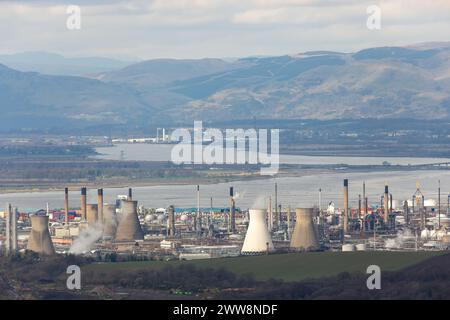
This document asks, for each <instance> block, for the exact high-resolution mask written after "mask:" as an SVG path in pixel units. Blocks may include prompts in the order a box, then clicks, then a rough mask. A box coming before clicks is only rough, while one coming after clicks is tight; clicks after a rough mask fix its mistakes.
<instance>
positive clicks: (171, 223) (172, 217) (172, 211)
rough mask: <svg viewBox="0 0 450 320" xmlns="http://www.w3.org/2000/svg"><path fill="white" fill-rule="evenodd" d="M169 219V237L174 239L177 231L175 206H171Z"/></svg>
mask: <svg viewBox="0 0 450 320" xmlns="http://www.w3.org/2000/svg"><path fill="white" fill-rule="evenodd" d="M168 218H169V236H170V237H174V236H175V233H176V230H175V208H174V206H169V210H168Z"/></svg>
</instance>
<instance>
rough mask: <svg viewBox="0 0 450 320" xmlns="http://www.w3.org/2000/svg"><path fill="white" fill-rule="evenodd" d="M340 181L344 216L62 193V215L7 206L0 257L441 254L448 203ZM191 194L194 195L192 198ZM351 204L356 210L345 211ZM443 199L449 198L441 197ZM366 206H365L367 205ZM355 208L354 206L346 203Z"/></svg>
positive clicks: (339, 211) (449, 223)
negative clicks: (372, 193) (162, 204)
mask: <svg viewBox="0 0 450 320" xmlns="http://www.w3.org/2000/svg"><path fill="white" fill-rule="evenodd" d="M349 183H350V182H349V180H348V179H345V180H344V181H343V189H342V193H341V196H342V199H339V200H343V201H342V203H343V204H344V206H343V208H336V207H335V206H334V203H333V202H332V201H330V202H329V204H328V206H326V208H322V205H321V202H322V199H321V194H320V192H321V191H319V203H318V205H317V206H314V207H312V208H295V207H294V206H292V207H291V206H286V207H285V206H281V205H279V204H278V203H277V197H278V189H277V185H276V184H275V186H274V194H273V196H274V200H275V201H274V203H272V195H268V197H267V199H266V201H265V204H264V207H254V208H239V207H237V205H238V203H237V202H238V201H237V197H235V190H234V188H233V187H230V188H229V191H230V192H229V194H228V195H225V196H227V197H229V204H230V205H229V207H226V208H215V207H213V205H212V199H211V206H210V207H201V206H200V186H197V187H196V189H194V188H193V200H194V201H193V202H195V198H196V200H197V206H196V207H193V208H177V207H175V206H173V205H171V206H169V207H168V208H147V207H144V206H140V205H139V199H134V198H133V190H132V188H129V189H128V194H127V195H117V200H116V202H115V203H104V198H103V195H104V191H103V189H98V193H97V194H98V197H97V198H96V199H88V196H87V194H88V192H87V189H86V188H85V187H83V188H81V190H80V189H77V190H69V188H65V190H64V194H61V196H62V197H63V196H64V203H65V205H64V208H54V209H51V208H49V207H48V206H47V209H46V210H40V211H38V212H32V213H30V212H21V211H20V208H16V207H14V205H13V204H6V205H5V211H4V212H0V230H1V232H0V241H1V244H2V245H1V254H2V255H11V254H14V253H16V252H20V251H25V250H30V251H34V252H37V253H39V254H42V255H54V254H63V255H64V254H75V255H85V256H90V257H93V258H95V259H100V260H104V259H109V260H111V261H125V260H129V259H139V260H176V259H180V260H192V259H210V258H217V257H229V256H240V255H261V254H271V253H274V252H278V253H282V252H305V251H372V250H373V251H379V250H398V251H421V250H448V249H449V245H450V215H449V205H448V201H447V203H446V204H445V205H444V204H442V203H441V195H440V189H439V196H438V199H437V201H436V200H435V199H427V198H426V197H425V195H423V194H422V192H421V190H420V186H419V185H417V186H416V190H415V191H414V190H413V191H414V192H411V197H410V199H396V198H395V195H394V194H393V193H392V192H391V190H390V189H389V186H388V185H386V186H385V188H384V190H380V195H379V198H378V199H368V197H367V195H366V194H365V190H366V188H365V187H366V186H365V184H364V185H363V189H362V190H363V194H362V195H360V194H354V195H353V194H350V192H349ZM71 192H79V193H80V194H81V203H80V205H79V207H76V208H71V207H69V197H70V193H71ZM195 192H196V193H195ZM350 199H352V200H356V199H357V203H358V206H357V207H350V205H349V203H350V201H349V200H350ZM449 199H450V198H449ZM369 200H370V202H369ZM353 202H355V201H353Z"/></svg>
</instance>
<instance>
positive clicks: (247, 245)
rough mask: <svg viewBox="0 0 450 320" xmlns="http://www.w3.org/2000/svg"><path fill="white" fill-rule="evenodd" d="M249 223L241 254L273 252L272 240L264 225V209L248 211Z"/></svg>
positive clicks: (265, 224)
mask: <svg viewBox="0 0 450 320" xmlns="http://www.w3.org/2000/svg"><path fill="white" fill-rule="evenodd" d="M249 214H250V223H249V225H248V229H247V233H246V235H245V240H244V244H243V246H242V249H241V253H242V254H246V255H250V254H260V253H264V252H267V251H273V250H274V247H273V243H272V238H271V237H270V233H269V230H268V228H267V223H266V211H265V210H264V209H250V211H249Z"/></svg>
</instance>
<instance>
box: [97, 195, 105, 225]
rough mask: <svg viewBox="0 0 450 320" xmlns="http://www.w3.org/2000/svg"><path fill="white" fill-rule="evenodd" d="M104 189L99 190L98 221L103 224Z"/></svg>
mask: <svg viewBox="0 0 450 320" xmlns="http://www.w3.org/2000/svg"><path fill="white" fill-rule="evenodd" d="M103 203H104V202H103V189H98V221H99V222H100V223H103V219H104V217H103Z"/></svg>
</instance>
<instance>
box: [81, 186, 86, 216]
mask: <svg viewBox="0 0 450 320" xmlns="http://www.w3.org/2000/svg"><path fill="white" fill-rule="evenodd" d="M86 193H87V190H86V188H85V187H83V188H81V221H86V205H87V199H86Z"/></svg>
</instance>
